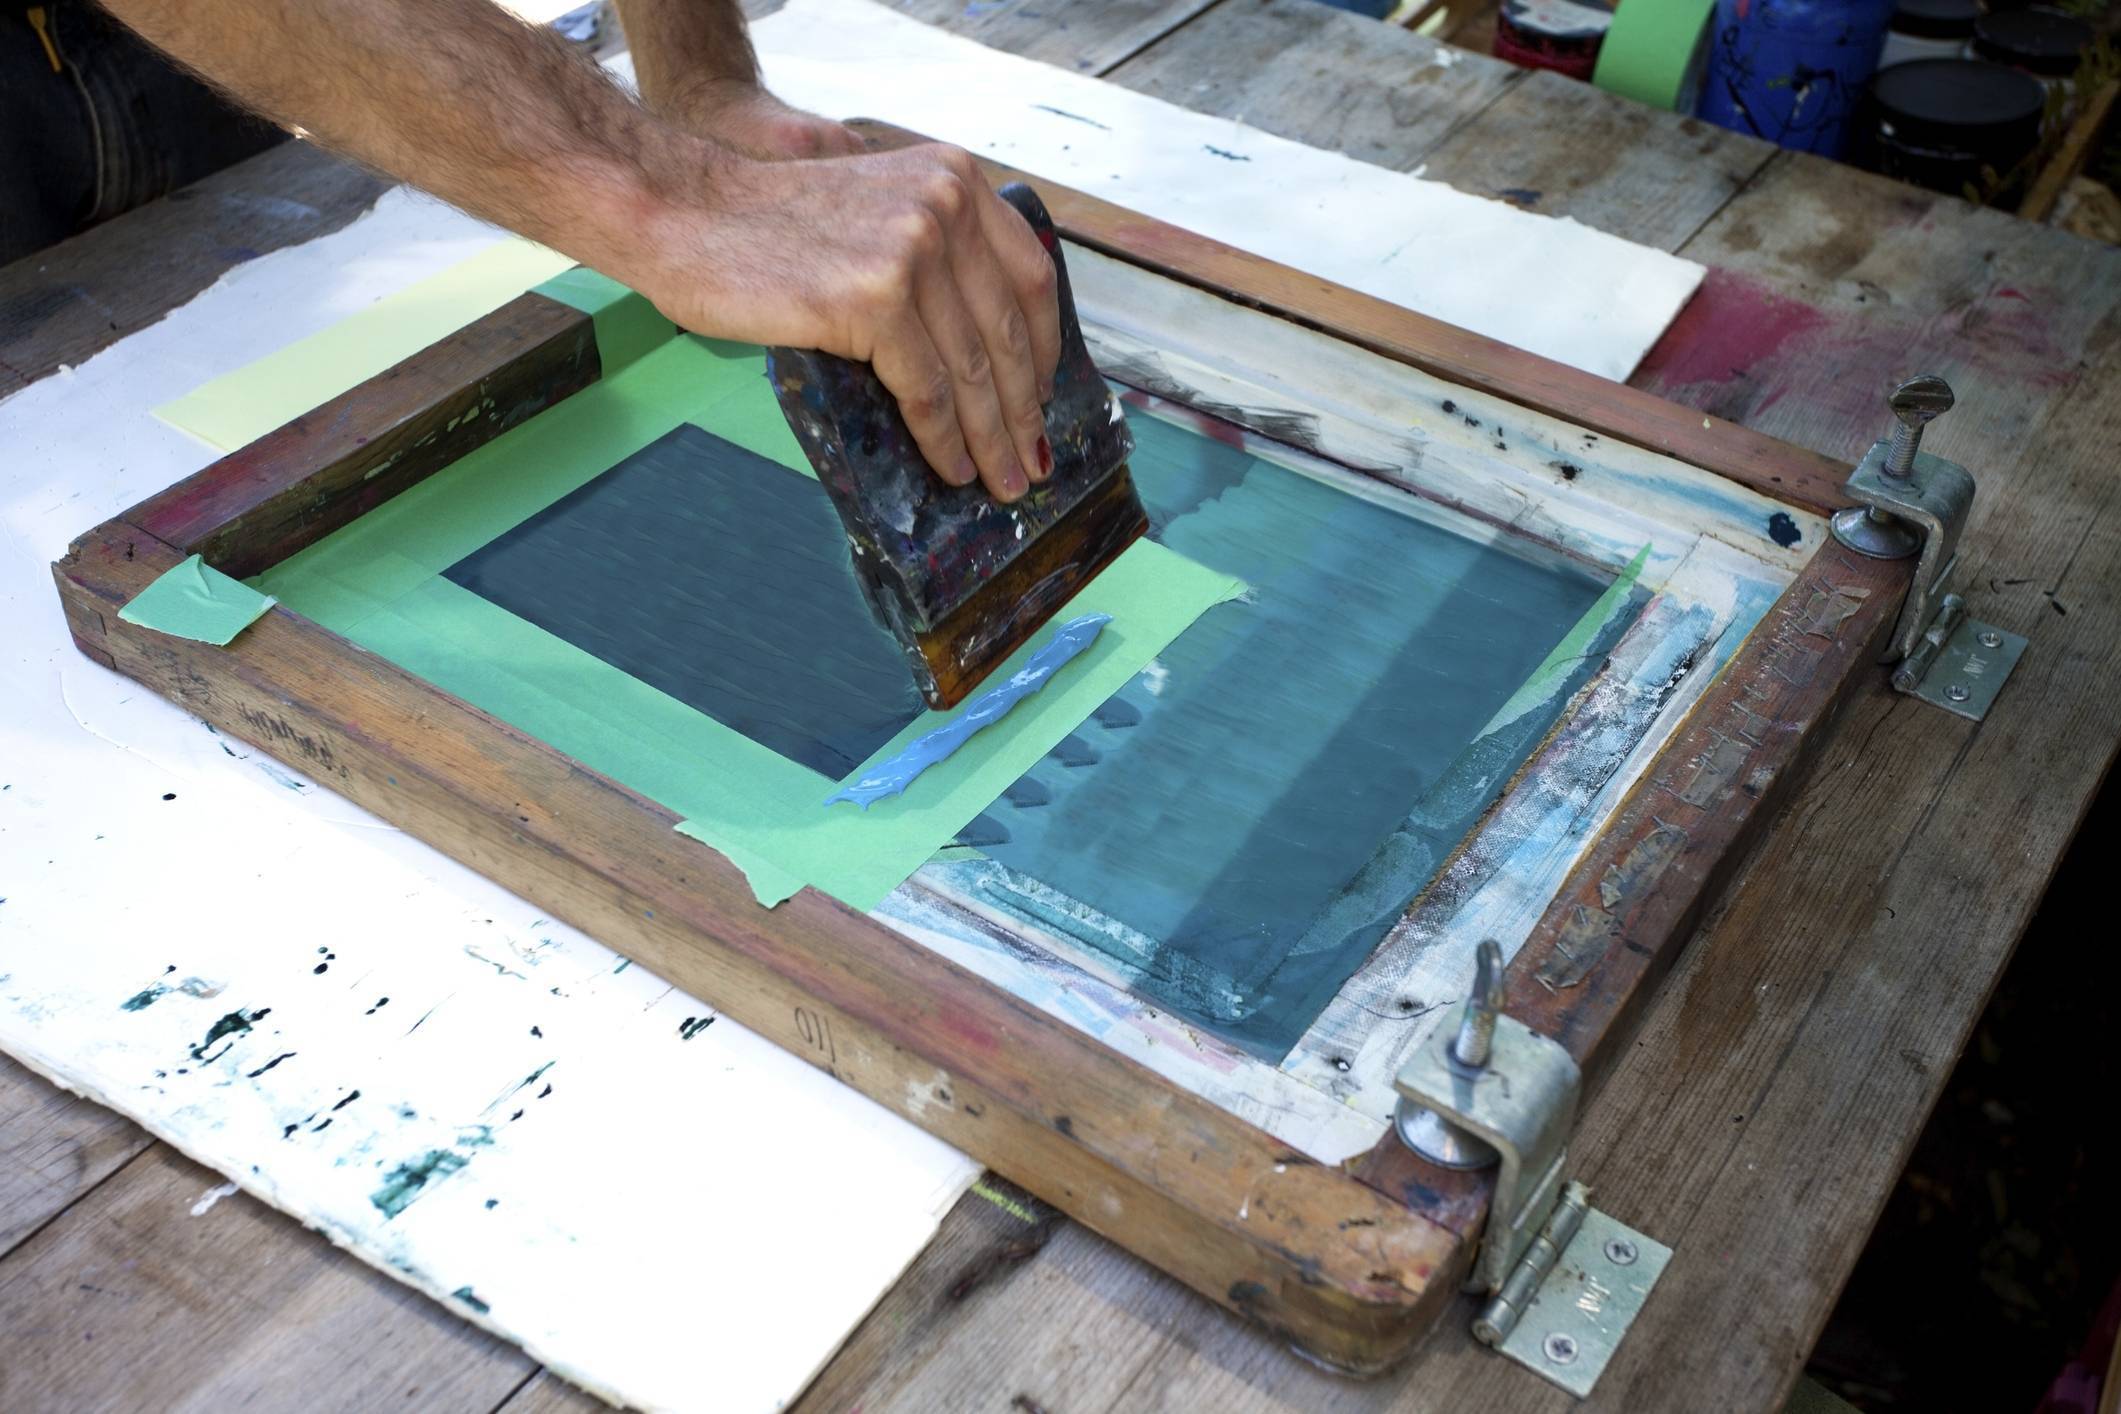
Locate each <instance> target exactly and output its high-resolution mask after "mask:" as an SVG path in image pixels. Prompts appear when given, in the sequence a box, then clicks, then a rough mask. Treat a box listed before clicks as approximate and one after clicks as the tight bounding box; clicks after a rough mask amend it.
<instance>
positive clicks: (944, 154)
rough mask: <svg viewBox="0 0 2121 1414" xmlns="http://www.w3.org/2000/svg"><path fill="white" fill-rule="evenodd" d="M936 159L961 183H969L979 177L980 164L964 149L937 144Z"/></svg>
mask: <svg viewBox="0 0 2121 1414" xmlns="http://www.w3.org/2000/svg"><path fill="white" fill-rule="evenodd" d="M935 157H936V161H937V163H938V164H940V165H941V166H942V168H943V169H944V170H945V171H947V172H949V173H950V174H951V175H952V176H954V177H956V178H957V179H958V180H959V181H964V182H969V181H972V180H973V179H974V178H976V177H977V176H978V175H979V162H978V160H977V159H976V158H974V157H973V155H972V154H971V153H969V152H967V151H966V150H965V149H964V148H962V147H955V146H952V145H951V144H949V143H938V144H936V149H935Z"/></svg>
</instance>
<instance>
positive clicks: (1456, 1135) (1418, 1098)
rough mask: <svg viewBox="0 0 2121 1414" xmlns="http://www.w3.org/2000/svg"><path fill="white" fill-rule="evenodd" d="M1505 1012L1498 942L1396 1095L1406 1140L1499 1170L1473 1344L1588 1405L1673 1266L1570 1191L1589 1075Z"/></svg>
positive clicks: (1456, 1163) (1467, 1164) (1661, 1249)
mask: <svg viewBox="0 0 2121 1414" xmlns="http://www.w3.org/2000/svg"><path fill="white" fill-rule="evenodd" d="M1502 1001H1503V983H1502V947H1501V945H1500V944H1498V943H1496V942H1495V941H1494V940H1493V939H1488V940H1486V941H1484V942H1482V943H1481V945H1480V953H1479V960H1478V964H1477V968H1476V971H1475V973H1474V978H1473V995H1472V996H1471V997H1470V998H1468V999H1467V1001H1466V1005H1465V1009H1464V1010H1463V1011H1462V1012H1461V1013H1460V1014H1459V1017H1458V1025H1457V1027H1456V1028H1455V1029H1453V1028H1450V1027H1439V1028H1437V1029H1436V1030H1435V1031H1434V1032H1432V1033H1431V1034H1430V1036H1429V1037H1428V1039H1427V1041H1425V1042H1424V1043H1423V1045H1422V1046H1421V1048H1420V1049H1419V1050H1418V1051H1416V1052H1415V1053H1414V1055H1413V1056H1412V1057H1410V1058H1409V1059H1408V1061H1407V1063H1406V1064H1405V1065H1404V1066H1403V1067H1401V1069H1400V1072H1399V1075H1398V1076H1397V1077H1396V1079H1395V1081H1394V1083H1395V1085H1396V1086H1397V1088H1398V1090H1399V1096H1400V1099H1399V1115H1398V1123H1397V1130H1398V1133H1399V1137H1400V1138H1401V1139H1402V1140H1403V1141H1405V1143H1406V1144H1407V1146H1408V1147H1409V1148H1411V1149H1413V1150H1414V1152H1416V1153H1417V1154H1420V1155H1421V1156H1422V1157H1423V1158H1426V1159H1428V1160H1429V1161H1431V1162H1432V1163H1437V1164H1442V1165H1444V1166H1446V1167H1448V1168H1459V1169H1473V1168H1486V1167H1488V1166H1489V1165H1491V1164H1493V1165H1500V1172H1498V1173H1497V1175H1496V1178H1495V1196H1494V1198H1493V1199H1492V1200H1491V1201H1490V1202H1489V1205H1488V1223H1487V1229H1486V1231H1485V1232H1483V1233H1482V1235H1481V1241H1480V1252H1479V1254H1478V1255H1477V1256H1476V1257H1475V1258H1474V1262H1473V1275H1472V1278H1471V1279H1470V1281H1469V1282H1468V1283H1467V1285H1468V1287H1469V1288H1470V1289H1472V1290H1475V1291H1480V1292H1484V1293H1486V1294H1487V1296H1488V1300H1487V1301H1486V1302H1485V1303H1483V1305H1482V1307H1481V1311H1480V1314H1479V1316H1478V1317H1476V1318H1475V1320H1474V1322H1473V1336H1474V1338H1475V1339H1476V1340H1478V1341H1480V1342H1481V1344H1483V1345H1487V1346H1492V1347H1494V1348H1495V1349H1496V1350H1498V1351H1499V1352H1500V1353H1502V1354H1503V1355H1505V1356H1507V1357H1508V1358H1510V1359H1512V1360H1515V1361H1516V1362H1518V1363H1519V1364H1521V1365H1523V1366H1525V1367H1526V1368H1527V1369H1530V1370H1533V1371H1535V1372H1537V1373H1538V1374H1539V1375H1541V1376H1542V1377H1544V1378H1546V1379H1549V1380H1552V1381H1553V1382H1554V1383H1555V1384H1558V1385H1560V1386H1561V1387H1562V1388H1564V1389H1567V1390H1569V1391H1571V1392H1572V1393H1575V1394H1577V1395H1585V1394H1589V1393H1590V1392H1591V1386H1592V1385H1593V1384H1595V1383H1596V1382H1597V1380H1598V1376H1599V1374H1600V1373H1601V1372H1602V1371H1603V1370H1604V1369H1605V1366H1606V1362H1607V1360H1609V1359H1610V1358H1611V1357H1612V1354H1613V1352H1614V1350H1615V1349H1616V1348H1618V1346H1619V1344H1620V1340H1621V1338H1622V1337H1623V1336H1625V1335H1626V1334H1627V1331H1628V1327H1629V1325H1630V1324H1631V1323H1632V1322H1633V1321H1634V1319H1635V1314H1636V1312H1638V1311H1639V1310H1641V1309H1642V1303H1643V1301H1644V1300H1646V1299H1647V1298H1648V1296H1649V1292H1650V1288H1651V1287H1652V1286H1653V1285H1655V1284H1656V1281H1657V1278H1658V1276H1659V1275H1660V1274H1661V1273H1662V1272H1663V1271H1664V1266H1665V1263H1666V1262H1667V1261H1669V1260H1670V1258H1671V1255H1672V1253H1671V1249H1670V1248H1668V1247H1666V1246H1664V1245H1663V1244H1662V1243H1658V1242H1653V1241H1651V1240H1650V1239H1649V1238H1647V1237H1645V1236H1643V1235H1642V1234H1641V1233H1638V1232H1635V1231H1634V1230H1632V1229H1630V1228H1627V1227H1624V1226H1623V1225H1621V1224H1620V1223H1618V1222H1616V1221H1614V1219H1613V1218H1611V1217H1610V1216H1608V1215H1607V1214H1605V1213H1601V1212H1599V1211H1598V1210H1597V1209H1595V1208H1593V1207H1592V1206H1591V1191H1590V1189H1588V1188H1586V1187H1584V1186H1583V1185H1582V1184H1581V1183H1577V1182H1574V1181H1567V1182H1564V1180H1563V1170H1564V1167H1565V1165H1566V1164H1567V1162H1568V1143H1569V1136H1570V1133H1571V1132H1572V1131H1573V1130H1574V1128H1575V1125H1576V1104H1577V1098H1578V1095H1579V1093H1580V1092H1581V1089H1582V1073H1581V1072H1580V1071H1579V1070H1578V1069H1577V1066H1576V1061H1575V1058H1574V1057H1572V1056H1571V1055H1570V1054H1569V1053H1568V1050H1567V1048H1565V1047H1563V1046H1561V1045H1559V1044H1558V1043H1556V1042H1554V1041H1551V1040H1549V1039H1548V1038H1547V1037H1545V1036H1542V1035H1540V1034H1539V1033H1538V1032H1536V1031H1534V1030H1532V1029H1531V1028H1530V1027H1528V1026H1526V1025H1525V1024H1524V1023H1523V1022H1520V1021H1515V1020H1512V1019H1511V1018H1510V1017H1508V1016H1505V1015H1504V1014H1503V1011H1502ZM1587 1243H1588V1244H1589V1245H1588V1246H1587V1245H1586V1244H1587Z"/></svg>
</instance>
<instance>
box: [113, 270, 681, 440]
mask: <svg viewBox="0 0 2121 1414" xmlns="http://www.w3.org/2000/svg"><path fill="white" fill-rule="evenodd" d="M573 263H574V262H573V261H571V260H569V259H568V258H567V257H566V256H564V255H560V254H559V253H557V252H555V251H550V250H547V249H546V248H545V247H543V246H541V245H538V244H537V243H536V242H534V241H526V240H523V239H521V238H520V237H516V236H511V237H509V238H508V239H507V240H504V241H501V242H500V243H499V244H497V245H495V246H493V247H492V248H491V249H488V250H484V251H481V252H480V253H479V254H477V255H475V256H472V257H471V258H470V259H469V260H463V261H459V262H458V263H457V264H455V265H452V266H450V267H449V268H448V269H447V270H444V271H442V272H441V273H440V274H438V275H431V276H429V277H428V278H427V279H425V280H422V281H420V282H419V283H418V284H416V285H412V286H409V287H408V288H406V289H403V290H400V291H399V292H398V293H396V294H394V295H391V296H389V297H387V298H385V299H381V300H378V301H376V302H375V303H374V304H372V305H370V306H368V307H367V308H366V309H363V310H361V311H360V312H359V313H357V314H353V315H350V316H348V317H347V318H345V319H342V320H340V321H339V322H338V323H336V324H334V325H332V326H331V327H330V328H328V329H320V330H318V331H317V332H316V333H314V334H312V335H310V336H309V337H308V338H306V339H298V340H296V341H295V342H294V343H292V344H289V345H288V346H287V347H285V348H283V349H281V350H279V351H278V352H277V353H274V354H271V355H269V356H267V357H265V358H261V359H258V360H257V361H256V362H253V363H248V364H245V365H244V366H243V367H241V368H239V369H237V370H235V371H234V372H233V373H227V374H223V375H222V376H221V377H219V378H216V379H214V380H213V381H212V382H209V383H204V384H201V385H200V386H199V387H196V388H194V389H192V390H191V391H190V392H189V393H186V394H185V395H184V396H183V397H181V398H176V399H173V400H171V401H170V402H166V403H164V404H162V406H160V407H158V408H156V409H155V410H154V413H155V416H156V417H159V418H161V419H162V420H163V421H164V422H166V423H168V424H170V425H171V426H172V427H175V428H178V429H179V430H181V431H184V432H189V433H190V434H191V435H192V436H194V437H197V438H198V439H199V440H201V441H202V442H205V443H206V444H207V445H209V446H212V447H218V448H220V449H221V450H222V451H224V452H232V451H234V450H235V449H236V448H238V447H241V446H245V445H247V444H249V443H251V442H254V441H256V440H257V439H258V438H260V437H262V436H264V435H265V434H266V433H268V432H270V431H272V430H273V429H274V428H275V427H278V426H279V425H280V424H281V423H283V422H286V421H287V420H288V419H289V418H291V417H295V416H297V415H298V414H300V413H305V412H308V411H309V410H310V409H311V408H313V407H316V406H318V405H319V404H322V403H327V402H330V401H331V400H332V399H333V398H336V397H337V396H339V394H341V393H343V392H345V391H346V390H347V389H348V388H351V387H353V386H354V385H355V384H356V383H359V382H361V381H362V380H363V379H366V378H372V377H374V376H375V375H376V374H378V373H381V372H382V371H383V370H384V369H386V368H388V367H390V366H391V365H392V364H394V363H396V362H398V360H400V359H402V358H405V357H406V356H407V355H409V354H414V353H417V352H419V351H420V350H421V349H424V348H426V347H427V346H428V345H429V344H431V343H433V342H434V341H435V340H437V339H440V338H442V337H443V336H445V335H448V334H453V333H455V332H456V331H457V330H459V329H461V328H463V327H464V326H465V325H466V324H469V323H471V322H472V321H473V320H475V319H478V318H479V317H480V316H482V315H485V314H490V313H492V312H493V311H494V310H496V309H499V308H500V307H501V306H502V305H504V304H506V303H508V301H510V300H512V299H514V298H515V297H516V296H517V295H519V294H521V293H523V291H525V290H527V289H529V288H530V287H531V286H533V285H535V284H537V283H538V282H539V281H541V280H546V279H549V278H551V277H552V276H554V275H557V274H559V273H560V272H561V271H563V270H566V269H567V268H568V267H569V266H571V265H572V264H573ZM643 303H645V302H643ZM579 307H580V306H577V308H579Z"/></svg>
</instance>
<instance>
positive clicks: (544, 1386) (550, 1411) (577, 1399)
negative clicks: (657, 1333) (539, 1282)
mask: <svg viewBox="0 0 2121 1414" xmlns="http://www.w3.org/2000/svg"><path fill="white" fill-rule="evenodd" d="M700 1378H701V1382H702V1383H703V1384H705V1383H708V1382H710V1381H711V1380H712V1379H713V1374H712V1371H711V1369H709V1368H706V1367H703V1368H702V1370H701V1374H700ZM610 1408H611V1406H610V1405H608V1404H606V1403H605V1402H604V1401H603V1400H601V1399H598V1398H597V1397H596V1396H595V1395H593V1394H585V1393H584V1392H583V1391H581V1390H579V1389H577V1388H575V1387H574V1386H573V1385H571V1384H569V1383H567V1381H566V1380H564V1379H562V1378H561V1377H560V1376H558V1375H556V1374H554V1373H553V1372H552V1371H551V1370H550V1369H543V1370H539V1371H538V1372H537V1374H535V1375H533V1376H531V1377H530V1379H528V1380H527V1381H525V1382H524V1384H523V1387H522V1388H521V1389H519V1390H517V1391H516V1392H515V1393H514V1394H512V1395H510V1396H509V1397H508V1400H507V1402H506V1403H504V1404H502V1405H501V1406H500V1407H499V1408H498V1409H496V1410H494V1411H493V1414H604V1411H606V1410H608V1409H610Z"/></svg>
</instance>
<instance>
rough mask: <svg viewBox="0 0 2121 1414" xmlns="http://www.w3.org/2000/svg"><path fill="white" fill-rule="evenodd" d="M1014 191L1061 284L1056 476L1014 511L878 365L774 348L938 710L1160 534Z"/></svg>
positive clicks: (1116, 420) (1034, 215) (858, 565)
mask: <svg viewBox="0 0 2121 1414" xmlns="http://www.w3.org/2000/svg"><path fill="white" fill-rule="evenodd" d="M1001 196H1002V199H1003V200H1005V201H1007V202H1008V203H1009V204H1010V205H1011V206H1013V207H1015V208H1016V209H1017V210H1018V211H1019V212H1021V213H1022V214H1023V217H1024V219H1025V220H1026V221H1028V222H1030V224H1031V229H1032V230H1033V231H1035V232H1037V234H1038V238H1039V241H1040V242H1041V243H1042V244H1043V245H1044V246H1045V247H1046V250H1047V251H1048V253H1050V254H1051V255H1052V257H1053V265H1054V270H1055V273H1056V274H1057V276H1058V277H1059V278H1058V280H1057V282H1056V289H1057V293H1058V296H1059V300H1060V322H1061V356H1060V366H1059V369H1058V370H1057V371H1056V373H1055V375H1054V380H1053V387H1054V391H1053V397H1052V399H1051V401H1049V402H1048V403H1047V404H1046V436H1047V439H1048V440H1049V441H1050V442H1051V443H1052V446H1053V474H1052V475H1051V476H1050V477H1048V478H1047V479H1046V481H1045V482H1044V483H1043V484H1034V485H1033V486H1032V488H1031V490H1030V492H1029V493H1028V494H1027V495H1025V496H1024V497H1022V498H1021V499H1020V500H1018V501H1017V502H1016V503H1015V504H1013V505H1007V506H1005V505H1002V504H1001V503H999V502H997V501H996V500H994V499H993V497H991V496H990V495H989V494H988V493H987V491H986V489H985V488H984V487H983V486H981V485H980V484H979V483H978V482H974V483H973V484H972V485H970V486H961V487H959V486H950V485H947V484H945V483H944V482H943V480H942V479H941V478H940V477H938V476H936V475H935V473H934V472H932V471H931V470H930V469H929V467H928V463H927V461H926V460H925V459H924V458H923V457H922V456H921V452H920V449H919V448H918V447H917V446H916V445H915V444H914V441H913V435H912V433H911V432H910V431H908V430H907V427H906V421H905V419H904V418H903V417H901V416H900V415H899V409H898V403H897V400H896V399H894V398H893V397H892V396H891V394H890V393H889V392H887V391H886V390H885V388H884V385H883V383H882V382H880V381H879V380H878V378H877V376H876V374H875V372H874V371H873V370H872V369H871V368H870V367H869V365H868V364H866V363H854V362H851V361H849V360H847V359H843V358H838V357H835V356H834V355H832V354H827V353H820V352H818V351H816V350H814V349H786V348H776V349H772V350H769V351H768V355H767V373H768V376H769V377H770V378H771V379H772V380H773V389H774V393H775V395H776V396H777V397H779V399H780V403H781V411H782V412H783V413H785V414H786V415H787V418H788V424H789V426H790V427H792V428H794V429H795V435H796V440H797V441H799V442H801V443H802V446H803V451H804V453H805V454H806V455H807V456H808V457H809V458H810V464H811V465H812V466H813V467H815V468H816V469H817V475H818V480H820V481H822V482H823V483H824V484H825V490H826V491H827V492H829V493H830V494H831V497H832V503H833V504H834V505H835V506H836V507H838V508H839V513H840V519H841V521H842V522H843V523H844V524H845V526H846V529H847V543H848V546H849V547H850V549H851V551H852V553H853V556H854V572H855V578H856V579H857V580H859V581H860V583H861V586H862V592H863V593H864V594H865V595H866V596H867V597H868V600H869V604H870V607H871V608H873V609H874V610H875V611H876V615H877V617H878V619H879V620H881V621H882V623H883V625H884V627H885V628H887V629H889V630H890V631H891V632H892V634H893V635H894V636H895V637H896V638H897V639H898V641H899V644H900V646H901V647H902V648H903V649H904V650H905V653H906V657H907V659H908V660H909V662H910V663H911V665H912V668H913V677H914V681H915V682H916V683H917V684H918V685H919V686H920V690H921V695H922V696H924V697H925V698H927V700H928V703H929V705H930V706H932V707H938V708H942V707H951V706H955V705H956V704H957V703H958V702H959V701H960V700H961V699H962V698H963V697H964V696H965V694H966V693H968V692H970V691H971V690H972V689H973V688H974V687H976V686H977V685H978V684H979V682H980V680H981V679H982V678H984V677H985V676H986V675H987V673H988V672H989V671H990V670H992V669H993V668H994V666H995V665H996V664H998V663H1000V662H1001V661H1002V660H1003V659H1005V658H1007V657H1008V656H1009V654H1010V653H1012V652H1014V651H1015V649H1016V648H1017V646H1018V645H1020V644H1021V643H1023V641H1024V640H1025V639H1027V638H1029V637H1030V636H1031V635H1032V634H1033V633H1035V632H1036V631H1037V630H1038V628H1039V626H1040V625H1041V624H1043V623H1045V621H1046V620H1047V619H1048V618H1050V617H1052V615H1053V613H1054V611H1055V610H1057V609H1058V608H1060V606H1061V605H1063V604H1065V603H1066V602H1067V601H1068V600H1069V598H1070V597H1072V596H1073V595H1074V594H1075V592H1076V591H1077V590H1078V589H1080V588H1081V587H1082V586H1083V585H1084V584H1086V583H1088V582H1089V581H1090V580H1091V579H1092V578H1093V577H1095V576H1096V574H1097V573H1098V571H1100V570H1102V569H1103V568H1104V567H1105V566H1106V565H1108V564H1110V563H1111V562H1112V561H1113V559H1114V558H1115V557H1117V556H1118V554H1119V552H1120V551H1121V550H1124V549H1125V548H1126V547H1127V545H1128V544H1129V543H1131V542H1132V541H1133V540H1134V539H1135V538H1136V537H1137V536H1139V535H1141V534H1142V533H1143V532H1144V531H1145V530H1147V529H1148V526H1149V520H1148V517H1147V515H1145V514H1144V513H1143V511H1142V505H1141V500H1140V498H1139V497H1138V496H1136V495H1135V491H1134V479H1133V477H1132V476H1131V475H1130V474H1129V472H1128V470H1127V457H1128V454H1129V453H1131V452H1132V451H1133V450H1134V437H1133V434H1131V433H1130V432H1129V431H1128V430H1127V424H1126V421H1125V419H1124V418H1123V417H1122V416H1121V413H1120V406H1119V400H1118V399H1117V398H1115V397H1114V396H1113V395H1112V392H1111V390H1110V389H1109V388H1108V387H1107V386H1106V385H1105V380H1104V378H1103V377H1102V375H1100V374H1099V373H1098V371H1097V367H1096V365H1095V364H1093V363H1091V361H1090V353H1089V350H1088V349H1087V348H1085V347H1084V345H1083V333H1082V326H1081V324H1080V323H1079V322H1078V321H1077V319H1076V315H1075V297H1074V294H1073V292H1072V291H1071V290H1070V288H1069V285H1068V268H1067V265H1066V264H1065V263H1064V262H1063V260H1062V259H1061V252H1060V241H1059V238H1058V237H1057V236H1056V235H1055V233H1054V230H1053V221H1052V218H1051V217H1049V216H1048V215H1047V214H1046V207H1045V204H1044V203H1043V202H1041V201H1040V200H1039V199H1038V196H1037V194H1036V193H1034V192H1033V191H1032V190H1031V189H1030V188H1029V187H1027V186H1025V185H1023V184H1022V183H1020V182H1019V183H1012V184H1011V185H1009V186H1006V187H1004V188H1002V191H1001Z"/></svg>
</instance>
